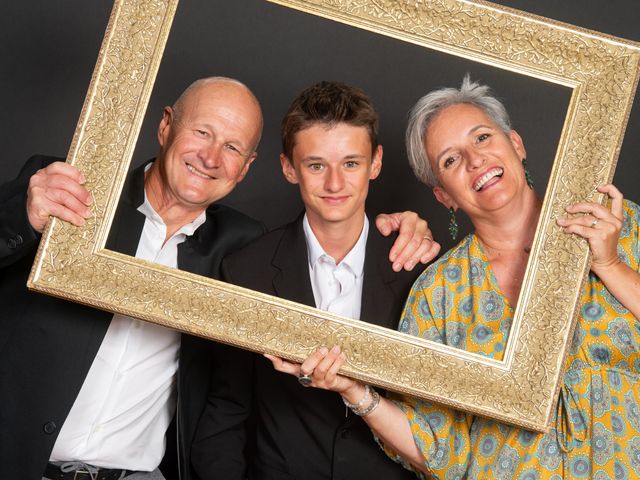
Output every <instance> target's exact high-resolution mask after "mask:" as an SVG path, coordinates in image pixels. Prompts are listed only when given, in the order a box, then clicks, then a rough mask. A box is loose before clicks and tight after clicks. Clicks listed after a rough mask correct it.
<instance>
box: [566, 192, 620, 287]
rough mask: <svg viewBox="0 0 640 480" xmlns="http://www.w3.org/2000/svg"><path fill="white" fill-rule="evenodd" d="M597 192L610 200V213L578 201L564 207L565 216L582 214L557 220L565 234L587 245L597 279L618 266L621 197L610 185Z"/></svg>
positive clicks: (593, 204) (599, 207)
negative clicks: (580, 238)
mask: <svg viewBox="0 0 640 480" xmlns="http://www.w3.org/2000/svg"><path fill="white" fill-rule="evenodd" d="M598 191H599V192H601V193H606V194H607V195H609V197H610V198H611V210H609V209H608V208H606V207H603V206H602V205H599V204H597V203H589V202H580V203H576V204H575V205H571V206H570V207H567V208H566V211H567V212H568V213H583V214H584V215H577V216H574V217H571V218H567V217H562V218H559V219H558V225H560V226H561V227H562V228H563V230H564V232H565V233H573V234H576V235H579V236H581V237H583V238H584V239H586V240H587V242H589V248H590V249H591V271H592V272H593V273H595V274H596V275H598V276H602V274H603V273H604V272H605V271H606V270H608V269H611V268H612V267H614V266H615V265H617V264H618V263H620V259H619V258H618V251H617V246H618V240H619V238H620V230H621V229H622V222H623V210H622V201H623V196H622V193H620V191H619V190H618V189H617V188H616V187H614V186H613V185H610V184H609V185H602V186H600V187H598Z"/></svg>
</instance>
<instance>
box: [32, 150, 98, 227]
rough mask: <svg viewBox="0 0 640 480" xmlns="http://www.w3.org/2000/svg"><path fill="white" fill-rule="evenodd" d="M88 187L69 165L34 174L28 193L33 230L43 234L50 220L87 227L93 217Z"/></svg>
mask: <svg viewBox="0 0 640 480" xmlns="http://www.w3.org/2000/svg"><path fill="white" fill-rule="evenodd" d="M84 183H85V180H84V177H83V176H82V174H81V173H80V171H79V170H78V169H77V168H76V167H74V166H72V165H69V164H68V163H65V162H54V163H52V164H51V165H49V166H47V167H45V168H42V169H40V170H38V171H37V172H36V173H35V174H33V176H32V177H31V179H30V180H29V188H28V190H27V216H28V218H29V223H30V224H31V226H32V227H33V229H34V230H36V231H37V232H40V233H42V231H43V230H44V227H45V225H46V224H47V222H48V221H49V217H50V216H53V217H57V218H59V219H60V220H64V221H66V222H70V223H72V224H74V225H76V226H81V225H84V222H85V220H86V219H87V218H89V217H90V216H91V210H90V209H89V206H90V205H91V195H90V194H89V191H88V190H87V189H86V188H85V187H84V186H83V184H84Z"/></svg>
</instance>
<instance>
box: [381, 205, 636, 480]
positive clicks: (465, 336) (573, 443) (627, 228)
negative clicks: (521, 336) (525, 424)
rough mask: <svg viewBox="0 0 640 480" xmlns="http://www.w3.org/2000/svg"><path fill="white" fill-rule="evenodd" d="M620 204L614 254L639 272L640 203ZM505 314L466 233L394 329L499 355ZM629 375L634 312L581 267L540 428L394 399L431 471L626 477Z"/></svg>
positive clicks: (420, 283) (447, 475) (458, 475)
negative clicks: (554, 394) (552, 414)
mask: <svg viewBox="0 0 640 480" xmlns="http://www.w3.org/2000/svg"><path fill="white" fill-rule="evenodd" d="M624 210H625V217H624V224H623V227H622V231H621V233H620V241H619V243H618V254H619V256H620V258H621V259H622V260H623V261H624V262H625V263H626V264H627V265H629V266H630V267H631V268H633V269H634V270H635V271H639V270H640V268H639V258H640V241H639V238H638V237H639V234H640V227H639V218H640V207H638V205H635V204H633V203H631V202H625V205H624ZM512 317H513V307H512V306H511V305H509V302H508V301H507V300H506V298H505V297H504V296H503V295H502V294H501V293H500V289H499V287H498V284H497V281H496V278H495V276H494V274H493V272H492V271H491V266H490V265H489V263H488V261H487V257H486V255H485V254H484V252H483V250H482V246H481V245H480V242H479V241H478V239H477V238H476V237H475V235H473V234H471V235H469V236H467V237H466V238H465V239H464V240H463V241H462V242H461V243H460V244H458V245H457V246H456V247H455V248H453V249H451V250H450V251H449V252H447V254H446V255H444V256H443V257H442V258H441V259H439V260H438V261H437V262H436V263H434V264H433V265H431V266H430V267H429V268H427V270H425V272H424V273H423V274H422V275H421V276H420V277H419V278H418V280H417V281H416V283H415V285H414V287H413V289H412V291H411V294H410V296H409V299H408V300H407V305H406V307H405V311H404V313H403V318H402V320H401V323H400V327H399V329H400V331H402V332H405V333H410V334H413V335H416V336H420V337H423V338H426V339H429V340H433V341H437V342H442V343H445V344H447V345H451V346H454V347H457V348H462V349H465V350H468V351H470V352H474V353H478V354H481V355H486V356H489V357H492V358H501V357H502V352H503V350H504V347H505V341H506V337H507V335H508V333H509V328H510V324H511V319H512ZM639 375H640V325H639V323H638V319H637V318H635V317H634V316H633V315H632V314H631V313H630V312H629V311H628V310H627V309H626V308H624V307H623V306H622V305H621V304H620V303H619V302H618V301H617V300H616V299H615V298H614V297H613V296H612V295H611V294H610V293H609V292H608V290H607V289H606V288H605V287H604V285H603V284H602V282H601V281H600V280H599V279H598V277H596V276H595V275H593V274H590V275H589V279H588V281H587V283H586V285H585V286H584V289H583V291H582V299H581V309H580V314H579V319H578V324H577V327H576V333H575V336H574V339H573V344H572V347H571V350H570V352H569V357H568V360H567V370H566V373H565V376H564V384H563V386H562V390H561V398H560V402H559V408H558V413H557V415H556V418H555V419H554V422H553V424H552V428H550V430H549V432H548V433H546V434H538V433H533V432H530V431H526V430H523V429H519V428H516V427H510V426H507V425H503V424H500V423H498V422H496V421H492V420H488V419H485V418H481V417H474V416H473V415H470V414H465V413H461V412H457V411H454V410H451V409H449V408H447V407H442V406H439V405H434V404H431V403H429V402H425V401H422V400H418V399H415V398H412V397H403V396H399V397H396V401H397V403H398V405H399V406H400V408H402V409H403V410H404V411H405V413H406V416H407V418H408V420H409V423H410V425H411V429H412V431H413V436H414V439H415V442H416V444H417V445H418V446H419V447H420V448H421V450H422V452H423V454H424V456H425V458H426V465H427V467H428V469H429V471H430V472H432V474H433V476H434V477H435V478H438V479H442V480H454V479H462V478H468V479H485V478H486V479H518V480H540V479H553V480H556V479H558V480H559V479H581V478H587V479H595V480H604V479H611V480H614V479H615V480H630V479H635V478H640V407H639V404H640V381H639V380H640V377H639ZM388 454H389V455H391V456H392V457H394V456H395V455H394V454H393V452H391V451H388ZM396 459H397V458H396ZM397 460H399V459H397ZM399 461H400V460H399Z"/></svg>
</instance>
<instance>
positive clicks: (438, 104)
mask: <svg viewBox="0 0 640 480" xmlns="http://www.w3.org/2000/svg"><path fill="white" fill-rule="evenodd" d="M460 103H466V104H470V105H474V106H476V107H478V108H480V109H481V110H482V111H484V113H486V114H487V115H488V116H489V118H490V119H491V120H492V121H493V122H494V123H495V124H496V125H497V126H498V127H499V128H500V130H502V131H503V132H504V133H505V134H507V135H509V133H510V132H511V121H510V120H509V114H508V113H507V110H506V109H505V108H504V105H503V104H502V102H500V100H498V99H497V98H496V97H494V96H493V95H492V93H491V89H490V88H489V87H488V86H487V85H481V84H479V83H477V82H472V81H471V79H470V78H469V75H465V77H464V79H463V80H462V85H461V86H460V89H459V90H458V89H457V88H441V89H438V90H434V91H432V92H430V93H427V94H426V95H425V96H424V97H422V98H421V99H420V100H418V101H417V102H416V104H415V105H414V106H413V108H412V109H411V111H410V112H409V121H408V123H407V133H406V137H405V141H406V145H407V155H408V156H409V164H410V165H411V168H412V169H413V173H414V174H415V175H416V177H418V180H420V181H421V182H423V183H426V184H427V185H429V186H430V187H435V186H436V185H438V179H437V178H436V175H435V173H434V171H433V169H432V168H431V163H429V158H428V157H427V151H426V149H425V145H424V141H425V134H426V133H427V128H428V127H429V124H430V123H431V122H432V121H433V119H434V118H435V117H436V116H437V115H438V113H440V112H441V111H442V110H443V109H444V108H447V107H449V106H451V105H456V104H460Z"/></svg>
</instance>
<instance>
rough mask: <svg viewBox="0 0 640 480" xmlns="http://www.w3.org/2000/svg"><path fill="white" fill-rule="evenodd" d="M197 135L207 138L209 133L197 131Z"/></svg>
mask: <svg viewBox="0 0 640 480" xmlns="http://www.w3.org/2000/svg"><path fill="white" fill-rule="evenodd" d="M196 134H198V135H199V136H201V137H206V136H207V135H208V133H207V132H206V131H205V130H196Z"/></svg>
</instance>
